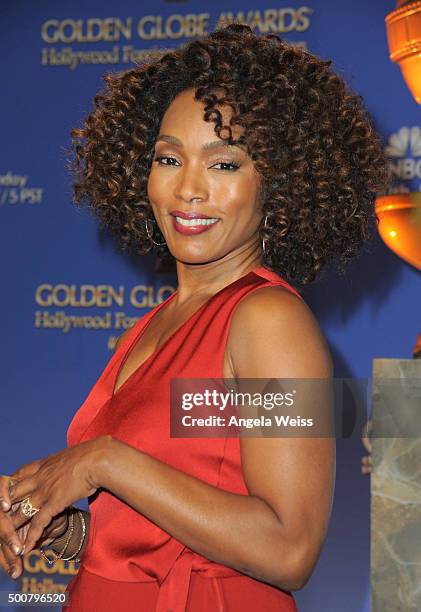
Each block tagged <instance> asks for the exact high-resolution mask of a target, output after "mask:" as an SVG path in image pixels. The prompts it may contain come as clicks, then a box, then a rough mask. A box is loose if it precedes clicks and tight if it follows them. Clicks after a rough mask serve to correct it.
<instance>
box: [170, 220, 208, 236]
mask: <svg viewBox="0 0 421 612" xmlns="http://www.w3.org/2000/svg"><path fill="white" fill-rule="evenodd" d="M179 218H180V217H179ZM183 221H184V222H186V221H187V220H185V219H183V220H182V221H181V222H179V221H177V217H175V216H173V227H174V229H175V230H176V231H177V232H179V233H180V234H183V235H184V236H195V235H196V234H203V232H207V231H208V230H210V229H211V228H212V227H213V226H214V225H216V224H217V223H218V221H219V219H209V218H206V219H191V220H189V221H188V225H185V224H183ZM211 221H212V222H211Z"/></svg>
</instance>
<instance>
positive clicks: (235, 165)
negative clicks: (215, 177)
mask: <svg viewBox="0 0 421 612" xmlns="http://www.w3.org/2000/svg"><path fill="white" fill-rule="evenodd" d="M220 165H223V166H231V167H230V168H221V170H229V171H230V172H235V170H238V168H239V167H240V164H237V163H236V162H227V161H221V162H218V163H217V164H214V165H213V166H212V168H214V167H215V166H220Z"/></svg>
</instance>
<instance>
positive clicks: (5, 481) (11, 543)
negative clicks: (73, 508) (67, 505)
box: [0, 464, 68, 578]
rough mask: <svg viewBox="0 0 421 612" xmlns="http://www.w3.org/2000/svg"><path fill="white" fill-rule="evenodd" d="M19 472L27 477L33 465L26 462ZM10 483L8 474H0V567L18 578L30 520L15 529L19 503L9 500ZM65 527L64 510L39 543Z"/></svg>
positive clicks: (66, 516)
mask: <svg viewBox="0 0 421 612" xmlns="http://www.w3.org/2000/svg"><path fill="white" fill-rule="evenodd" d="M20 473H21V477H23V476H25V477H29V476H31V475H33V474H34V473H35V466H33V465H32V464H28V465H27V466H24V467H22V468H21V470H20ZM12 483H13V479H12V478H11V477H10V476H0V500H1V510H0V542H1V546H0V568H1V569H2V570H3V571H4V572H6V573H7V574H8V575H9V576H11V577H12V578H19V576H20V575H21V573H22V569H23V563H22V558H21V556H20V553H21V551H22V549H23V545H22V543H23V542H24V540H25V537H26V534H27V532H28V530H29V525H30V522H29V521H27V522H26V523H25V524H24V525H23V526H22V527H20V528H19V529H17V530H16V529H15V526H14V524H13V521H12V515H13V513H14V512H15V511H16V510H17V509H18V508H19V506H20V503H19V502H15V503H14V504H12V502H11V499H10V492H9V490H10V485H11V484H12ZM67 527H68V515H67V512H65V513H63V514H61V515H59V516H58V517H55V518H54V519H53V520H52V521H51V523H50V524H49V525H48V527H47V528H46V529H45V530H44V532H43V534H42V536H41V540H40V542H39V545H40V546H42V545H47V544H50V543H51V542H52V541H53V540H54V539H55V538H58V537H60V535H62V534H63V533H65V531H67ZM13 547H17V548H15V552H13Z"/></svg>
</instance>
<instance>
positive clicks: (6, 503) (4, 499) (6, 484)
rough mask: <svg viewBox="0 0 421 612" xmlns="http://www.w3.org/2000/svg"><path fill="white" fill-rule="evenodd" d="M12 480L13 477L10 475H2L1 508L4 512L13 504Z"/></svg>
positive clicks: (0, 476) (0, 477) (0, 480)
mask: <svg viewBox="0 0 421 612" xmlns="http://www.w3.org/2000/svg"><path fill="white" fill-rule="evenodd" d="M11 481H12V479H11V477H10V476H4V475H0V509H1V510H3V512H7V511H8V510H9V508H10V505H11V499H10V491H9V488H10V484H11Z"/></svg>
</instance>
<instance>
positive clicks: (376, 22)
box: [0, 0, 421, 612]
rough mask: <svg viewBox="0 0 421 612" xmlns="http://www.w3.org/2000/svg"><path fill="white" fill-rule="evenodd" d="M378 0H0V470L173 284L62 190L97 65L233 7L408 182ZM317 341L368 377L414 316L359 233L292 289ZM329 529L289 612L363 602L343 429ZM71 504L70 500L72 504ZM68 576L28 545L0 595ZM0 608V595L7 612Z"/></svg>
mask: <svg viewBox="0 0 421 612" xmlns="http://www.w3.org/2000/svg"><path fill="white" fill-rule="evenodd" d="M393 8H394V3H393V2H392V1H391V0H372V1H371V2H369V3H368V2H366V1H365V0H354V1H353V2H352V3H351V2H337V1H335V0H309V1H308V2H307V1H306V2H303V3H302V2H300V0H258V1H257V0H256V1H255V2H253V1H252V0H214V2H212V3H208V2H205V1H204V0H201V1H200V0H190V1H189V0H184V1H176V0H171V1H164V0H153V1H152V0H142V2H138V1H137V2H136V1H135V0H121V1H120V2H118V3H115V2H111V1H110V0H101V1H99V0H90V2H82V0H73V1H72V2H60V3H57V2H53V1H52V0H43V1H42V2H36V3H34V2H31V1H30V0H19V1H18V2H12V1H4V2H2V3H1V7H0V15H1V25H2V33H3V35H2V36H1V38H0V48H1V53H0V58H1V59H0V61H1V65H2V96H1V98H0V104H1V134H2V138H1V153H0V249H1V300H0V326H1V339H2V343H1V344H2V351H1V368H0V372H1V374H0V379H1V403H2V405H1V412H0V419H1V420H0V432H1V433H0V448H1V462H0V472H1V473H4V474H7V473H10V472H12V471H13V470H15V469H16V468H18V467H19V466H20V465H22V464H23V463H26V462H29V461H32V460H34V459H38V458H40V457H43V456H46V455H48V454H51V453H52V452H56V451H58V450H60V449H61V448H63V447H64V446H65V445H66V429H67V426H68V424H69V422H70V420H71V418H72V416H73V414H74V413H75V411H76V410H77V409H78V407H79V406H80V405H81V403H82V402H83V400H84V399H85V397H86V396H87V394H88V391H89V390H90V388H91V386H92V385H93V383H94V382H95V380H96V378H97V377H98V375H99V374H100V373H101V371H102V370H103V368H104V366H105V365H106V363H107V361H108V359H109V358H110V356H111V353H112V350H113V347H114V344H115V341H116V338H117V337H118V336H119V335H120V334H121V333H122V332H123V331H124V330H125V329H127V327H129V326H130V325H132V324H133V323H134V321H135V320H136V319H137V318H138V317H140V316H142V315H143V314H145V313H146V312H148V310H149V309H151V308H153V307H154V306H156V305H157V304H158V303H159V302H160V301H162V300H163V299H165V298H166V297H167V296H168V295H169V294H170V293H171V292H172V291H173V290H174V289H175V288H176V286H177V279H176V277H175V275H174V273H173V271H171V270H169V269H168V268H167V269H165V268H162V267H160V266H159V265H157V264H158V262H157V260H156V258H155V257H154V256H153V255H152V254H151V255H149V256H144V257H134V256H129V255H126V254H123V253H122V252H121V251H120V250H119V249H118V246H117V245H116V242H115V241H114V240H113V239H112V238H111V237H110V236H109V235H107V234H106V233H104V231H103V230H101V228H100V227H99V225H98V223H97V221H96V219H95V218H93V217H92V215H91V214H89V213H88V212H87V211H86V210H85V209H83V208H77V207H76V206H75V205H74V204H73V203H72V186H71V178H70V176H69V173H68V170H67V166H68V159H69V143H70V136H69V132H70V130H71V129H72V128H73V127H75V126H77V125H79V124H80V123H81V121H82V119H83V118H84V117H85V116H86V114H87V113H88V112H89V111H90V110H91V108H92V99H93V96H94V95H95V93H96V92H97V91H98V90H99V89H101V88H102V85H103V82H102V76H103V75H104V74H106V73H109V72H115V71H121V70H124V69H126V68H130V67H132V66H133V65H134V64H135V63H137V62H142V59H143V58H144V57H145V54H146V53H148V52H150V51H151V50H160V49H165V48H168V49H170V48H173V47H175V46H177V45H179V44H180V43H182V42H184V41H187V40H189V39H190V38H192V37H196V36H200V35H203V34H206V33H207V32H211V31H212V30H213V29H215V28H216V27H217V26H218V25H220V24H223V23H227V22H229V21H232V20H241V21H242V22H243V23H247V24H249V25H250V26H251V27H253V28H254V30H255V31H256V32H257V33H261V34H263V33H267V32H269V31H272V32H276V33H278V34H279V35H280V36H281V37H283V38H284V39H286V40H288V41H292V42H294V43H296V44H300V45H302V46H304V47H306V48H307V49H309V50H310V51H312V52H314V53H317V54H318V55H320V56H321V57H323V58H324V59H332V60H333V67H334V68H335V69H336V70H337V71H338V72H340V73H341V74H342V75H343V76H344V77H345V78H346V79H347V81H348V83H349V84H350V85H351V87H352V88H353V89H354V90H355V91H357V92H358V93H360V94H361V95H362V96H363V97H364V100H365V103H366V105H367V107H368V109H369V111H370V112H371V114H372V116H373V118H374V122H375V126H376V128H377V130H378V131H379V132H380V133H381V135H382V137H383V141H384V147H385V150H386V153H387V156H388V158H389V163H390V170H391V174H392V177H393V181H392V183H391V191H395V192H400V191H404V192H405V191H420V190H421V130H420V124H421V122H420V107H419V106H418V105H417V104H416V103H415V101H414V100H413V98H412V96H411V94H410V92H409V90H408V89H407V88H406V85H405V83H404V82H403V79H402V77H401V74H400V71H399V68H397V66H396V65H394V64H392V63H391V62H390V60H389V57H388V48H387V40H386V32H385V24H384V18H385V16H386V14H387V13H388V12H390V11H391V10H393ZM303 296H304V298H305V299H306V301H307V303H308V304H309V306H310V307H311V308H312V310H313V312H314V313H315V315H316V316H317V318H318V320H319V321H320V324H321V326H322V328H323V330H324V332H325V334H326V337H327V339H328V341H329V344H330V348H331V351H332V354H333V357H334V362H335V375H336V376H344V377H350V378H353V377H355V378H357V377H360V378H369V377H370V376H371V368H372V360H373V359H374V358H380V357H394V358H410V357H411V351H412V347H413V345H414V343H415V339H416V335H417V333H418V332H419V329H420V327H421V316H420V303H421V291H420V275H419V272H418V271H416V270H415V268H412V267H411V266H410V265H409V264H406V263H404V262H403V261H401V260H400V259H399V258H398V257H397V256H396V255H394V254H393V253H392V252H391V251H389V250H388V249H387V248H386V246H385V245H384V244H383V243H382V241H381V240H380V238H379V237H377V236H374V237H373V240H372V241H371V244H370V248H369V249H367V250H366V251H365V252H364V253H363V255H362V256H361V257H360V258H359V259H358V260H356V261H355V262H354V263H353V264H352V265H351V266H350V267H349V269H348V272H347V274H346V276H345V277H339V276H338V274H337V273H336V272H335V271H333V270H332V272H329V273H327V274H326V275H325V276H324V277H323V278H322V279H321V280H320V281H319V282H317V283H315V284H314V285H311V286H308V287H306V288H305V289H304V290H303ZM337 450H338V455H337V460H338V464H337V482H336V491H335V502H334V508H333V513H332V519H331V525H330V529H329V533H328V537H327V541H326V545H325V547H324V550H323V553H322V555H321V558H320V561H319V563H318V566H317V569H316V571H315V573H314V575H313V576H312V578H311V580H310V582H309V583H308V585H307V586H306V587H305V588H304V589H303V590H302V591H299V592H297V593H296V594H295V595H296V599H297V603H298V607H299V609H300V611H302V612H318V611H323V612H337V611H338V610H341V612H362V611H366V610H368V609H369V589H370V580H369V562H370V541H369V533H370V530H369V528H370V524H369V523H370V521H369V518H370V516H369V512H370V496H369V494H370V482H369V478H370V477H369V476H363V475H361V473H360V459H361V456H362V455H363V454H364V450H363V447H362V445H361V442H360V440H359V438H358V437H356V436H353V437H352V438H351V437H349V438H342V439H338V441H337ZM81 505H83V504H81ZM76 571H77V567H75V566H74V565H73V564H71V563H58V564H56V565H55V566H53V567H48V566H47V565H46V563H45V562H44V561H43V559H42V558H41V557H40V555H39V553H38V552H37V551H34V552H33V553H32V554H31V555H30V556H29V557H28V559H27V560H26V561H25V572H24V574H23V576H22V578H20V579H19V580H18V581H17V582H14V581H12V580H11V579H9V578H7V577H5V576H1V577H0V590H19V591H22V590H23V591H26V592H53V591H55V592H60V591H63V590H64V588H65V584H66V583H67V582H68V581H69V580H70V578H71V577H72V576H73V575H74V573H75V572H76ZM8 609H10V608H8Z"/></svg>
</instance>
